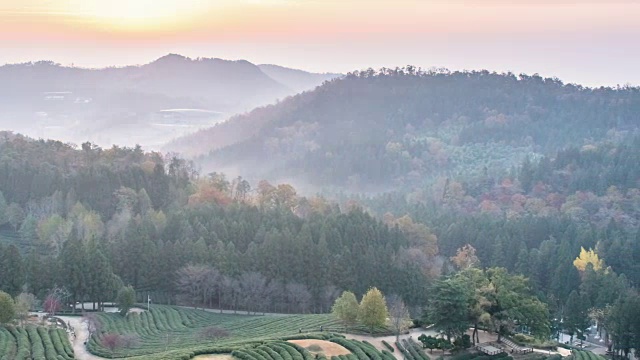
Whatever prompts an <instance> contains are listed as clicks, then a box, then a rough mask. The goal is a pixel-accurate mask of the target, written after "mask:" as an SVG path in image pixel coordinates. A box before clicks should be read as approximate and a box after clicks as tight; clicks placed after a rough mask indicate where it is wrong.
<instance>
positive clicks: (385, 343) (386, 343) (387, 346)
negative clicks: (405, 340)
mask: <svg viewBox="0 0 640 360" xmlns="http://www.w3.org/2000/svg"><path fill="white" fill-rule="evenodd" d="M382 345H384V347H386V348H387V349H389V351H391V352H394V350H395V349H394V348H393V346H391V344H389V343H388V342H386V341H384V340H382Z"/></svg>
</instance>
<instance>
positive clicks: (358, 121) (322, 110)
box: [179, 67, 640, 192]
mask: <svg viewBox="0 0 640 360" xmlns="http://www.w3.org/2000/svg"><path fill="white" fill-rule="evenodd" d="M639 123H640V90H639V89H638V88H617V89H611V88H599V89H590V88H585V87H582V86H579V85H574V84H563V83H562V82H561V81H559V80H557V79H548V78H542V77H540V76H538V75H533V76H528V75H520V76H515V75H513V74H510V73H509V74H496V73H490V72H488V71H476V72H453V73H451V72H444V71H442V72H418V71H416V70H415V69H414V68H413V67H408V68H403V69H383V70H381V71H380V72H375V71H373V70H368V71H363V72H358V73H352V74H349V75H347V76H346V77H344V78H341V79H335V80H332V81H330V82H326V83H325V84H324V85H322V86H320V87H318V88H316V89H315V90H314V91H311V92H306V93H303V94H299V95H297V96H294V97H292V98H289V99H286V100H284V101H282V102H281V103H279V104H276V105H270V106H267V107H263V108H258V109H256V110H254V111H252V112H250V113H247V114H244V115H240V116H236V117H234V118H232V119H230V120H229V121H227V122H225V123H222V124H218V125H217V126H214V127H213V128H211V129H208V130H203V131H200V132H198V133H196V134H193V135H192V136H189V137H187V138H183V139H180V142H179V143H180V144H182V145H183V149H182V150H183V151H184V153H186V154H191V155H194V154H199V157H198V158H197V160H198V161H199V162H200V164H201V165H202V166H203V168H204V170H205V171H206V170H209V169H218V170H223V171H226V172H229V173H239V174H242V175H243V176H248V177H249V178H250V179H253V180H256V179H261V178H264V179H268V180H273V181H292V182H293V183H294V184H295V185H296V186H298V187H300V186H303V185H308V186H311V189H313V190H318V189H324V190H327V189H331V190H348V191H357V192H378V191H387V190H391V189H407V188H412V187H421V186H425V185H428V184H431V183H433V182H434V181H436V180H437V179H439V178H443V177H444V178H456V179H462V180H468V179H478V178H482V177H483V176H486V175H487V174H495V173H498V172H508V171H510V169H512V168H515V167H517V166H519V165H520V164H522V161H523V160H524V159H525V158H527V157H529V158H531V159H536V158H539V157H541V156H542V155H545V154H550V153H552V152H554V151H557V150H558V149H561V148H563V147H565V146H571V145H585V144H589V143H591V142H597V141H599V140H601V139H605V138H615V137H617V136H620V135H621V134H624V133H627V132H633V131H636V130H637V129H638V124H639ZM291 179H295V181H293V180H291Z"/></svg>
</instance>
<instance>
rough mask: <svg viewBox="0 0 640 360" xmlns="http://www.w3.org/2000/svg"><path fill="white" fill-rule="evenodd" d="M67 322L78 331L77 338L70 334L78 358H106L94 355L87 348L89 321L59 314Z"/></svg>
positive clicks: (100, 359) (99, 359) (84, 359)
mask: <svg viewBox="0 0 640 360" xmlns="http://www.w3.org/2000/svg"><path fill="white" fill-rule="evenodd" d="M57 317H58V318H60V319H62V320H63V321H64V322H66V323H67V324H69V325H71V326H72V327H73V329H74V330H75V332H76V337H75V339H74V338H73V337H72V336H70V337H69V341H70V342H71V345H72V346H73V352H74V353H75V357H76V359H78V360H103V359H105V358H102V357H99V356H96V355H93V354H92V353H90V352H89V350H87V347H86V346H85V345H84V343H85V342H86V341H87V340H88V339H89V330H88V329H87V323H86V322H84V321H82V318H81V317H77V316H57Z"/></svg>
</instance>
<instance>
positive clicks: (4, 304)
mask: <svg viewBox="0 0 640 360" xmlns="http://www.w3.org/2000/svg"><path fill="white" fill-rule="evenodd" d="M15 316H16V312H15V304H14V302H13V299H12V298H11V295H9V294H7V293H6V292H4V291H0V324H7V323H8V322H10V321H11V320H13V318H14V317H15Z"/></svg>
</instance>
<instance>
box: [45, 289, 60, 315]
mask: <svg viewBox="0 0 640 360" xmlns="http://www.w3.org/2000/svg"><path fill="white" fill-rule="evenodd" d="M56 290H58V291H56ZM62 294H63V290H62V289H54V290H53V291H51V292H50V293H49V294H48V295H47V297H46V298H45V299H44V302H43V303H42V307H43V309H44V311H45V312H46V313H48V314H49V315H55V313H57V312H58V311H60V310H62V301H63V296H62Z"/></svg>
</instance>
